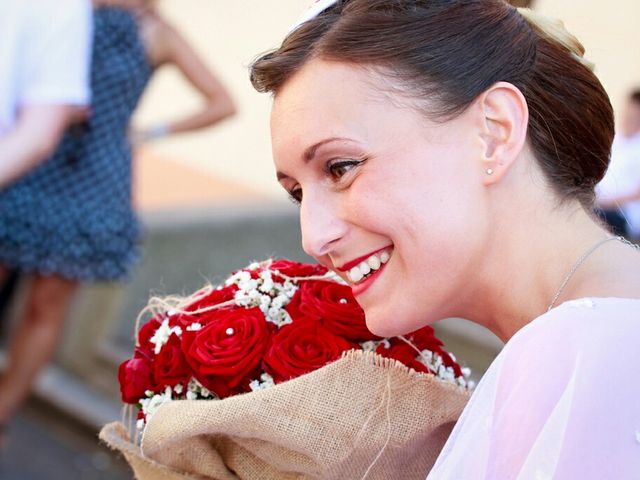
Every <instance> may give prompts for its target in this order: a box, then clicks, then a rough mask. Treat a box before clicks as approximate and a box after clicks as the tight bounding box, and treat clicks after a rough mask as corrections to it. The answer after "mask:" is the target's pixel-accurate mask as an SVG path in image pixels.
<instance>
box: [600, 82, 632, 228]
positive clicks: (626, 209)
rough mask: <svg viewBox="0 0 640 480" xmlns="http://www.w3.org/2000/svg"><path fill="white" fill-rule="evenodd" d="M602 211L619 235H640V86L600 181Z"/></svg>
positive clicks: (624, 115) (629, 99)
mask: <svg viewBox="0 0 640 480" xmlns="http://www.w3.org/2000/svg"><path fill="white" fill-rule="evenodd" d="M596 191H597V194H598V202H597V203H598V207H599V209H598V214H599V215H600V216H601V217H602V218H603V219H604V220H605V222H607V224H609V226H610V228H611V229H612V230H613V231H614V233H617V234H618V235H624V236H627V237H629V238H631V239H636V240H637V239H639V238H640V89H637V90H634V91H632V92H631V93H630V94H629V97H628V98H627V103H626V105H625V107H624V110H623V112H622V121H621V124H620V129H619V131H618V132H617V134H616V136H615V139H614V141H613V146H612V148H611V163H610V164H609V169H608V170H607V174H606V175H605V177H604V178H603V179H602V181H601V182H600V183H599V184H598V187H597V189H596Z"/></svg>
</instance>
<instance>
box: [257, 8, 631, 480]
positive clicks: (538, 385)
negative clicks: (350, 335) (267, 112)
mask: <svg viewBox="0 0 640 480" xmlns="http://www.w3.org/2000/svg"><path fill="white" fill-rule="evenodd" d="M309 17H310V18H309ZM583 53H584V49H583V48H582V45H581V44H580V43H579V42H578V40H577V39H576V38H575V37H573V36H572V35H571V34H569V33H568V32H567V31H566V30H565V29H564V27H563V26H562V24H561V23H560V22H558V21H554V20H552V19H548V18H546V17H541V16H539V15H536V14H534V13H533V12H531V11H529V10H518V9H516V8H514V7H512V6H509V5H507V4H506V3H504V2H503V1H502V0H482V1H481V0H441V1H433V0H432V1H428V2H425V1H419V0H374V1H371V0H369V1H364V0H344V1H330V0H329V1H325V2H319V3H318V7H317V8H316V11H315V12H313V14H311V15H308V16H306V17H305V21H303V22H302V23H301V24H299V25H298V26H297V27H296V28H294V29H293V30H292V31H291V32H290V33H289V35H288V36H287V37H286V38H285V40H284V41H283V43H282V45H281V47H280V48H279V49H277V50H275V51H273V52H271V53H268V54H266V55H263V56H262V57H260V58H259V59H258V60H256V62H255V63H254V64H253V66H252V69H251V79H252V82H253V84H254V87H255V88H256V89H257V90H259V91H263V92H271V93H273V94H274V103H273V110H272V118H271V131H272V143H273V156H274V161H275V164H276V169H277V171H278V180H279V181H280V183H281V185H282V186H283V188H284V189H285V190H286V191H287V192H288V193H289V195H290V196H291V197H292V198H293V199H294V200H295V201H296V202H297V203H299V204H300V221H301V228H302V235H303V246H304V249H305V250H306V251H307V253H309V254H310V255H312V256H314V257H315V258H316V259H317V260H318V261H319V262H320V263H322V264H323V265H325V266H327V267H328V268H330V269H332V270H334V271H336V272H337V273H338V274H339V275H340V276H342V278H343V279H344V280H345V281H347V282H348V283H349V284H350V285H351V286H352V291H353V293H354V295H355V296H356V298H357V300H358V302H359V303H360V304H361V305H362V306H363V308H364V310H365V313H366V318H367V325H368V327H369V328H370V329H371V330H372V331H373V332H374V333H376V334H379V335H385V336H386V335H399V334H403V333H406V332H409V331H412V330H415V329H416V328H419V327H421V326H424V325H426V324H430V323H433V322H435V321H437V320H439V319H442V318H446V317H449V316H460V317H464V318H468V319H470V320H472V321H474V322H477V323H479V324H480V325H483V326H485V327H488V328H489V329H491V330H492V331H493V332H494V333H495V334H496V335H498V336H499V337H501V338H502V339H503V340H504V341H506V342H507V345H506V348H505V350H504V351H503V352H502V353H501V355H500V356H499V357H498V359H496V361H495V363H494V364H493V365H492V367H491V368H490V370H489V371H488V372H487V374H486V376H485V378H484V379H483V380H482V382H481V384H480V385H479V387H478V389H477V391H476V393H475V394H474V399H472V401H471V402H470V404H469V406H468V407H467V409H466V410H465V413H464V414H463V417H462V418H461V420H460V422H459V423H458V425H457V426H456V429H455V430H454V432H453V434H452V436H451V438H450V440H449V442H448V443H447V446H446V447H445V450H444V452H443V454H442V455H441V457H440V460H439V462H438V463H437V464H436V467H435V468H434V470H433V471H432V472H431V474H430V477H429V478H436V479H440V478H465V479H474V478H516V477H517V478H533V476H534V475H538V474H540V475H542V476H543V477H544V478H555V477H556V476H560V477H563V478H606V477H609V476H611V475H613V476H614V477H615V478H632V475H633V472H635V471H637V470H638V469H640V457H639V456H638V455H637V451H636V450H637V449H638V447H637V445H636V444H635V443H634V442H632V441H631V440H633V438H635V437H634V436H633V433H634V431H635V430H632V429H631V428H630V427H629V425H630V424H631V423H632V421H636V422H637V419H638V418H640V408H639V407H638V406H634V404H633V401H632V400H633V398H636V397H637V396H638V394H640V382H638V381H632V382H629V381H627V380H625V379H624V378H623V374H622V372H620V373H619V374H618V373H613V374H612V373H611V372H609V370H608V369H607V370H606V371H605V370H603V367H599V366H598V364H599V363H601V362H600V360H598V359H601V356H602V353H601V352H600V350H601V345H603V342H605V341H606V343H615V344H616V346H617V348H618V349H619V350H618V351H619V353H620V355H621V357H620V358H621V360H620V361H621V362H622V364H635V363H637V362H638V361H640V355H639V354H638V352H637V349H635V347H633V342H632V341H631V340H630V339H631V338H637V335H638V334H640V325H639V324H638V322H637V318H638V314H639V313H640V300H639V299H640V255H638V252H637V251H634V249H633V248H631V247H630V246H629V245H627V244H624V242H622V241H618V240H619V239H618V238H617V237H611V236H609V235H608V234H607V232H606V231H605V230H604V229H603V227H602V226H601V225H600V224H599V223H598V221H597V220H595V219H594V217H593V215H592V213H591V209H592V205H593V199H594V194H593V188H594V185H595V184H596V183H597V182H598V181H599V180H600V179H601V178H602V176H603V174H604V172H605V170H606V168H607V164H608V157H609V152H610V148H611V141H612V137H613V115H612V110H611V105H610V102H609V99H608V97H607V95H606V93H605V92H604V89H603V88H602V85H601V84H600V82H599V80H598V79H597V77H596V76H595V75H594V74H593V72H592V70H591V64H590V63H589V62H588V61H587V60H585V59H584V58H583ZM604 297H608V298H604ZM580 299H582V300H580ZM571 300H573V302H572V301H571ZM561 303H562V305H560V304H561ZM558 305H559V306H558ZM554 307H557V308H554ZM568 338H570V339H571V341H570V343H568V344H567V339H568ZM605 339H606V340H605ZM560 342H562V343H563V345H564V349H563V353H562V355H559V356H558V355H550V353H551V352H546V350H545V349H548V345H556V344H559V343H560ZM541 352H545V354H544V355H543V357H544V358H543V359H541V358H539V356H540V353H541ZM523 359H526V361H523ZM534 366H535V367H534ZM552 370H553V371H554V372H555V374H554V379H551V378H548V374H546V372H548V371H552ZM611 375H613V377H615V378H612V376H611ZM522 379H527V380H526V383H523V382H522V381H521V380H522ZM604 392H606V394H605V393H604ZM594 399H598V400H597V401H596V400H594ZM524 402H527V404H528V405H530V406H531V407H530V410H529V411H528V412H527V414H526V415H524V416H523V415H522V411H521V405H522V404H523V403H524ZM613 402H615V403H616V405H621V406H622V407H621V408H617V407H616V411H615V414H613V415H612V413H611V411H610V408H609V406H610V403H613ZM594 417H595V418H597V419H598V421H600V422H602V423H603V424H604V425H606V428H605V429H604V431H602V430H601V431H599V432H598V433H597V434H595V433H594V434H585V431H584V427H585V425H586V424H587V422H593V421H594ZM632 419H635V420H632ZM516 425H518V427H517V428H516V427H515V426H516ZM636 427H637V428H640V425H637V426H636ZM636 427H634V428H636ZM543 445H544V447H542V446H543ZM498 452H499V454H498ZM585 454H586V455H587V457H588V458H589V459H590V460H589V461H586V460H585ZM612 472H615V474H613V473H612Z"/></svg>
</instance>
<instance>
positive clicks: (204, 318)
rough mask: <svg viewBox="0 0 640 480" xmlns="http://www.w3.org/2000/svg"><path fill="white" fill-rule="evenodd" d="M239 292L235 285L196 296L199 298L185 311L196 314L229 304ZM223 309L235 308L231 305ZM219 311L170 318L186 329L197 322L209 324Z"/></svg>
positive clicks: (183, 314)
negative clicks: (209, 308) (225, 303)
mask: <svg viewBox="0 0 640 480" xmlns="http://www.w3.org/2000/svg"><path fill="white" fill-rule="evenodd" d="M237 290H238V287H236V286H235V285H230V286H228V287H223V288H221V289H217V288H214V289H213V290H211V291H210V292H208V293H204V292H203V293H200V294H199V295H198V294H196V297H197V298H196V299H195V300H194V301H193V302H192V303H190V304H189V305H187V306H186V307H185V308H184V310H185V311H187V312H195V311H197V310H201V309H206V308H208V307H212V306H215V305H219V304H221V303H224V302H228V301H229V300H233V297H234V295H235V293H236V291H237ZM222 308H233V306H231V305H229V306H228V307H222ZM217 310H218V309H211V310H207V311H205V312H200V313H179V314H177V315H174V316H172V317H170V318H171V319H172V320H173V319H175V322H176V323H177V324H178V325H180V326H181V327H182V328H183V329H184V328H186V327H188V326H189V325H191V324H192V323H196V322H197V323H200V324H201V325H204V324H206V323H208V322H209V320H210V319H211V318H215V315H216V311H217Z"/></svg>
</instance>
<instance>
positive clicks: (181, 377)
mask: <svg viewBox="0 0 640 480" xmlns="http://www.w3.org/2000/svg"><path fill="white" fill-rule="evenodd" d="M153 376H154V379H155V382H156V383H157V385H158V386H159V387H161V388H163V387H165V386H167V385H168V386H170V387H171V388H173V387H175V386H176V385H178V384H181V385H182V386H183V387H186V386H187V384H188V383H189V379H190V378H191V368H189V364H188V363H187V361H186V360H185V358H184V355H183V354H182V344H181V342H180V338H179V337H178V336H177V335H176V334H175V333H173V334H171V336H170V337H169V340H168V341H167V343H165V344H164V345H163V346H162V350H160V353H159V354H158V355H156V358H155V360H154V362H153Z"/></svg>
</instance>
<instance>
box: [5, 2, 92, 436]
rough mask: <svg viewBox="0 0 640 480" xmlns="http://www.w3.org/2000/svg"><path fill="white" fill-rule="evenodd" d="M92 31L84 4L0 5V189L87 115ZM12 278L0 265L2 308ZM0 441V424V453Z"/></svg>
mask: <svg viewBox="0 0 640 480" xmlns="http://www.w3.org/2000/svg"><path fill="white" fill-rule="evenodd" d="M91 26H92V22H91V2H90V0H60V1H59V2H33V1H28V2H24V1H23V2H16V1H14V0H0V191H1V190H2V189H3V188H4V187H5V186H6V185H7V184H8V183H10V182H12V181H14V180H15V179H16V178H18V177H19V176H20V175H22V174H24V173H25V172H27V171H28V170H30V169H32V168H34V167H35V166H36V165H38V164H39V163H41V162H43V161H44V160H46V159H47V158H48V157H49V156H51V154H52V153H53V152H54V151H55V149H56V147H57V146H58V143H59V142H60V139H61V138H62V135H63V134H64V131H65V129H66V128H67V126H69V124H70V123H72V122H74V121H76V120H77V119H79V118H81V117H82V115H83V114H84V112H85V111H86V110H85V107H86V105H87V104H88V103H89V97H90V89H89V62H90V55H91V39H92V35H91ZM8 228H11V225H8V224H2V225H0V231H2V233H0V236H1V235H5V232H6V230H7V229H8ZM15 279H16V275H14V272H12V271H10V270H9V269H7V268H3V267H2V266H0V307H2V306H4V304H5V303H6V300H7V298H8V297H9V296H10V294H11V291H12V287H13V285H15ZM0 314H2V309H1V308H0ZM1 324H2V322H0V325H1ZM2 395H4V393H2ZM0 398H3V397H0ZM3 436H4V422H3V421H2V420H0V447H1V446H2V443H3Z"/></svg>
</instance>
